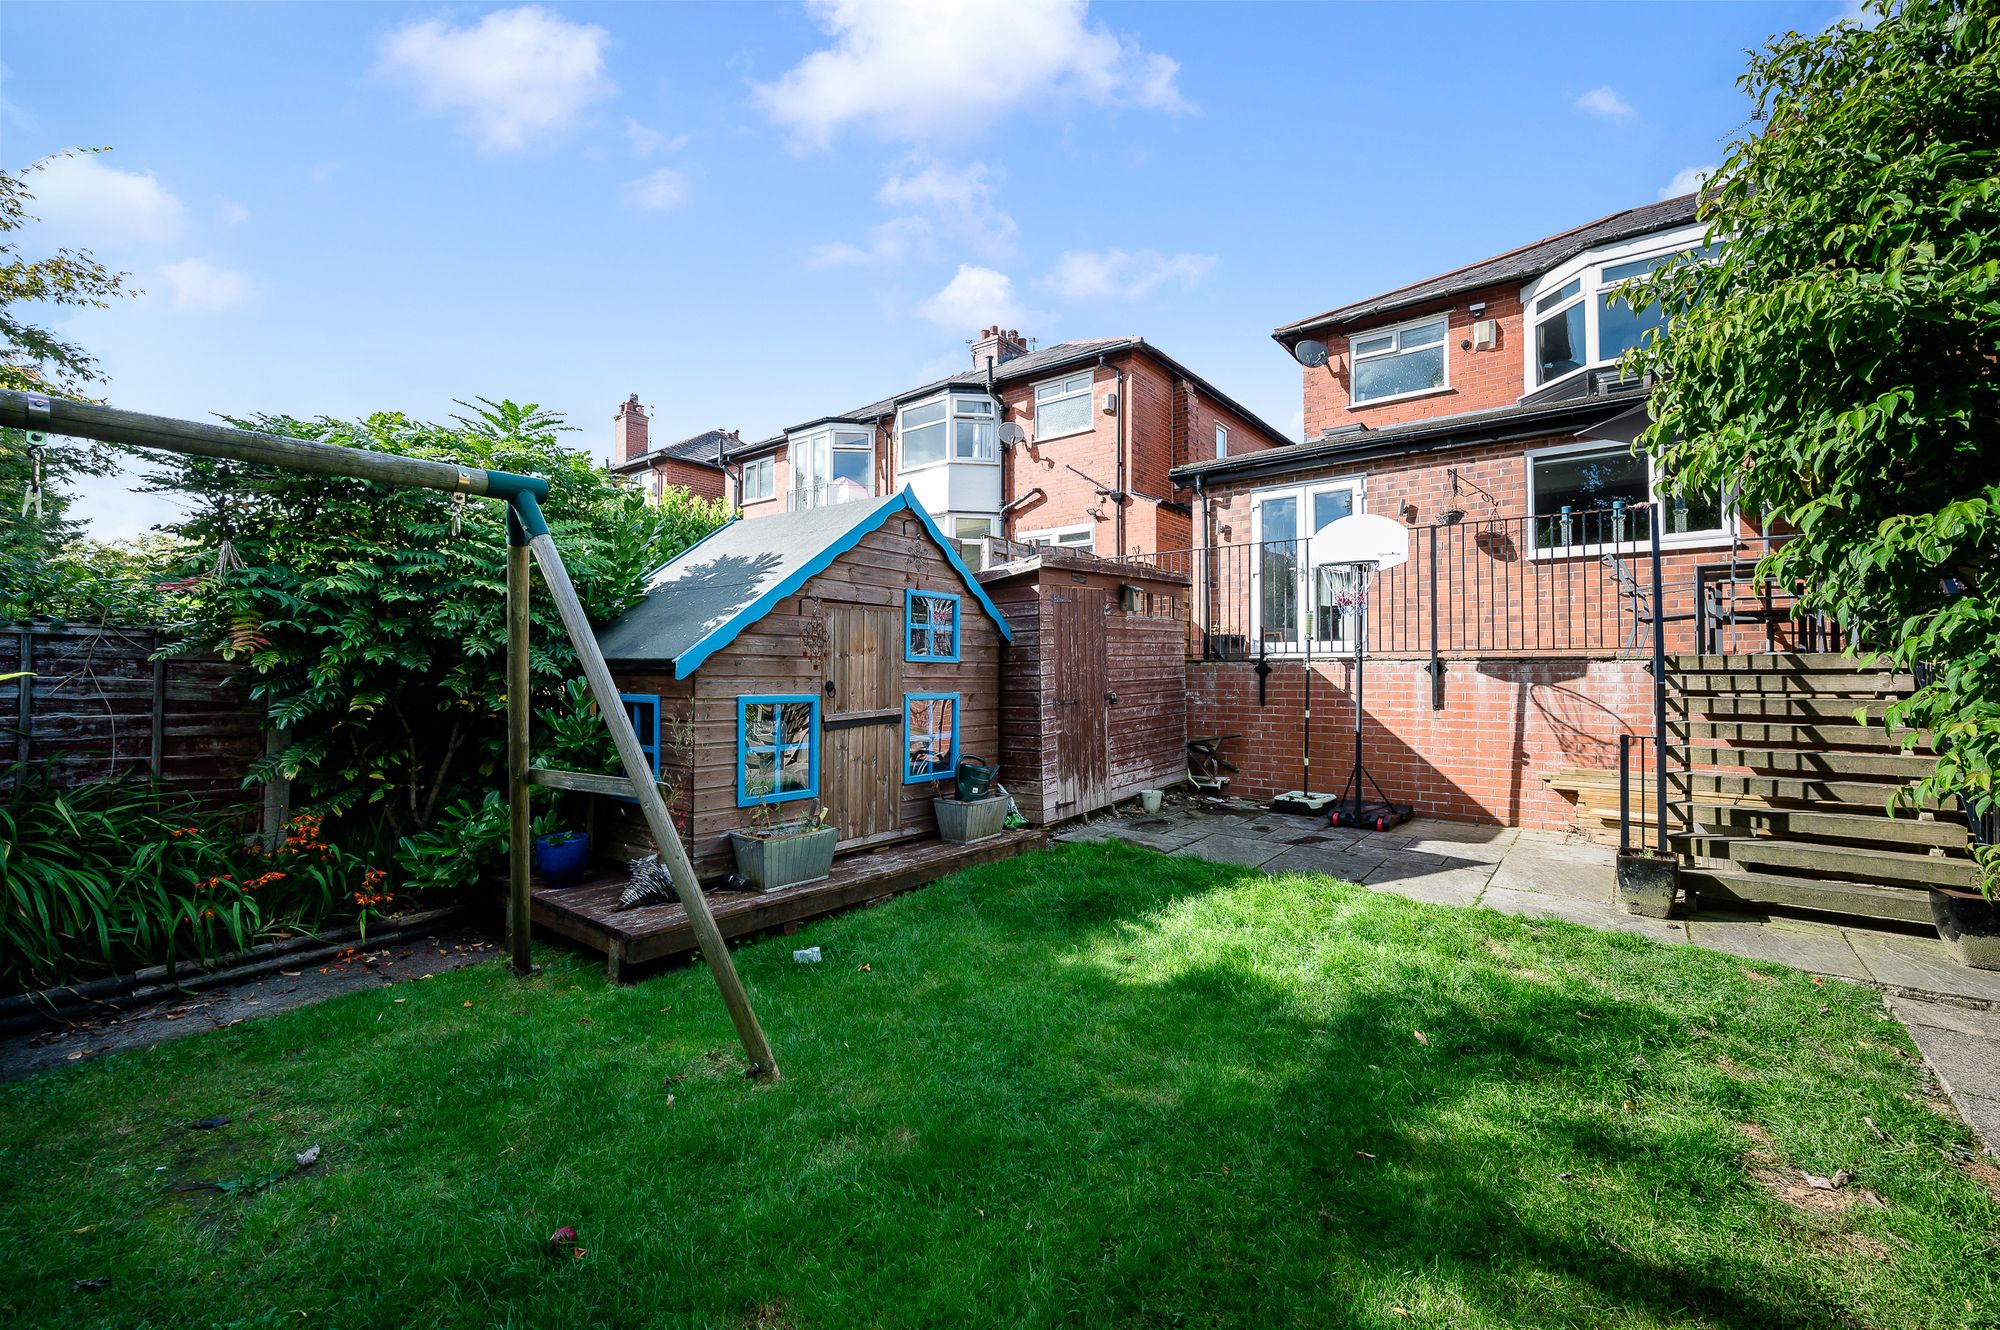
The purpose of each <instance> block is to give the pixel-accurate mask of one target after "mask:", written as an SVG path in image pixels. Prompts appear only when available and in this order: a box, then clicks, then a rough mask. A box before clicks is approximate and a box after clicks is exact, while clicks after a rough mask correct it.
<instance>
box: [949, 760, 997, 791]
mask: <svg viewBox="0 0 2000 1330" xmlns="http://www.w3.org/2000/svg"><path fill="white" fill-rule="evenodd" d="M999 777H1000V768H999V767H998V766H997V765H996V766H990V767H989V766H984V765H982V763H981V759H979V758H976V757H962V758H960V759H959V760H958V797H959V799H960V801H962V802H963V801H969V800H972V799H984V798H985V797H986V795H987V793H988V791H990V790H992V788H993V782H994V781H995V780H998V779H999Z"/></svg>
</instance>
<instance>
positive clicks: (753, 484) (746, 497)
mask: <svg viewBox="0 0 2000 1330" xmlns="http://www.w3.org/2000/svg"><path fill="white" fill-rule="evenodd" d="M777 462H778V459H777V458H775V457H759V458H758V459H756V460H755V461H753V462H745V463H744V464H743V479H742V481H741V482H740V484H739V488H740V491H741V492H740V493H739V494H738V495H737V496H736V502H737V503H738V504H739V505H740V504H746V503H760V502H762V501H763V500H765V499H768V498H771V497H772V496H773V495H775V494H776V493H777V492H778V491H777V488H776V484H775V478H776V475H777Z"/></svg>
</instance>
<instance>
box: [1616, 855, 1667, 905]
mask: <svg viewBox="0 0 2000 1330" xmlns="http://www.w3.org/2000/svg"><path fill="white" fill-rule="evenodd" d="M1680 886H1681V864H1680V860H1678V859H1672V858H1664V857H1661V856H1658V855H1652V854H1621V855H1619V856H1618V904H1619V906H1620V907H1621V908H1623V909H1624V911H1625V913H1627V914H1636V915H1642V916H1644V917H1645V918H1647V919H1666V918H1670V917H1671V916H1672V915H1673V912H1674V897H1675V896H1677V895H1678V894H1679V893H1680Z"/></svg>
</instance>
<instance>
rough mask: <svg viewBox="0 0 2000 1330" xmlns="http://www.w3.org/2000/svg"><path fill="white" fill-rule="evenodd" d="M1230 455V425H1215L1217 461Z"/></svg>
mask: <svg viewBox="0 0 2000 1330" xmlns="http://www.w3.org/2000/svg"><path fill="white" fill-rule="evenodd" d="M1227 456H1229V426H1227V425H1217V426H1216V427H1215V457H1216V460H1217V461H1221V460H1222V459H1223V458H1225V457H1227Z"/></svg>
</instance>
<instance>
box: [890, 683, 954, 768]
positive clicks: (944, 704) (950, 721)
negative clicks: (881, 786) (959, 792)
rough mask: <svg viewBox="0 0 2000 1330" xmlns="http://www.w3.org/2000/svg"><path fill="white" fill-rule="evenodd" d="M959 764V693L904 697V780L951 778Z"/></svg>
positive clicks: (921, 694) (912, 694)
mask: <svg viewBox="0 0 2000 1330" xmlns="http://www.w3.org/2000/svg"><path fill="white" fill-rule="evenodd" d="M957 765H958V694H957V693H911V694H909V695H907V696H906V697H905V698H904V699H903V783H904V784H905V785H914V784H917V783H918V782H920V781H927V780H948V779H950V778H951V774H952V771H953V769H954V768H956V767H957Z"/></svg>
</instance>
